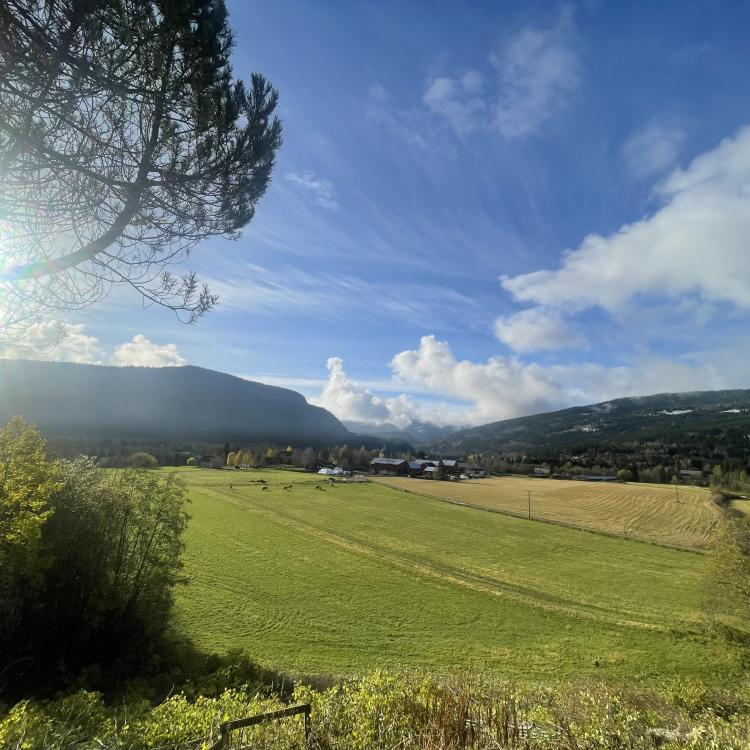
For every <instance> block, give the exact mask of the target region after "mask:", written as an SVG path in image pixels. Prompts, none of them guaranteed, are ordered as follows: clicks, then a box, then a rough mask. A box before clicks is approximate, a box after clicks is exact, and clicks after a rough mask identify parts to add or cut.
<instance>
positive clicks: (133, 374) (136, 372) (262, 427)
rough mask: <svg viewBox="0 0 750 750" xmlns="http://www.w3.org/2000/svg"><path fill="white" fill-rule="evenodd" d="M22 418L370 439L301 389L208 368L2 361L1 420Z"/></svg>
mask: <svg viewBox="0 0 750 750" xmlns="http://www.w3.org/2000/svg"><path fill="white" fill-rule="evenodd" d="M19 413H20V414H22V415H23V416H24V417H25V418H26V419H28V420H30V421H32V422H34V423H36V424H37V425H39V426H40V428H42V429H43V430H45V431H47V432H49V433H51V434H57V435H65V436H85V437H113V438H155V439H164V440H188V441H196V442H199V441H205V442H222V443H223V442H224V441H227V440H228V441H238V442H239V441H252V440H267V441H278V442H289V443H292V444H295V445H300V444H312V445H320V444H321V443H338V444H341V443H347V442H348V443H350V444H355V443H356V444H357V445H359V444H360V442H361V440H362V438H361V437H360V436H355V435H353V434H352V433H351V432H349V431H348V430H347V429H346V428H345V427H344V425H343V424H342V423H341V422H339V420H338V419H336V417H334V416H333V414H331V413H330V412H328V411H326V410H325V409H321V408H320V407H317V406H311V405H310V404H308V403H307V401H306V400H305V398H304V397H303V396H302V395H301V394H299V393H296V392H295V391H290V390H287V389H286V388H277V387H274V386H269V385H263V384H262V383H255V382H252V381H248V380H243V379H241V378H237V377H234V376H233V375H227V374H225V373H221V372H213V371H211V370H205V369H203V368H200V367H103V366H98V365H78V364H71V363H67V362H32V361H20V360H0V421H2V422H3V423H4V422H5V421H7V420H8V419H9V418H10V417H12V416H13V415H14V414H19ZM365 440H366V439H365ZM370 442H371V443H372V442H377V441H372V440H370Z"/></svg>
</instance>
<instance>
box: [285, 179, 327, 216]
mask: <svg viewBox="0 0 750 750" xmlns="http://www.w3.org/2000/svg"><path fill="white" fill-rule="evenodd" d="M286 179H287V180H289V182H293V183H294V184H295V185H298V186H299V187H301V188H302V189H304V190H306V191H307V192H308V193H310V194H311V195H312V196H313V200H314V201H315V203H316V204H317V205H318V206H321V208H327V209H329V210H333V211H335V210H336V209H338V207H339V203H338V201H337V200H336V191H335V189H334V187H333V183H332V182H330V180H326V179H323V178H322V177H318V176H317V175H316V174H315V173H314V172H312V171H310V170H307V171H306V172H302V173H301V174H298V173H297V172H289V173H288V174H287V176H286Z"/></svg>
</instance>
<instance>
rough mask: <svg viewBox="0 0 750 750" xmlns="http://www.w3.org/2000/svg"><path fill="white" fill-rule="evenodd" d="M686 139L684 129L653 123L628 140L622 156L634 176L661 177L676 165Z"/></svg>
mask: <svg viewBox="0 0 750 750" xmlns="http://www.w3.org/2000/svg"><path fill="white" fill-rule="evenodd" d="M685 137H686V136H685V131H683V130H681V129H680V128H676V127H671V126H669V125H662V124H659V123H655V122H652V123H650V124H649V125H647V126H646V127H645V128H642V129H640V130H638V131H636V132H635V133H633V134H632V135H631V136H630V138H628V140H627V141H626V142H625V145H624V146H623V147H622V157H623V159H624V160H625V164H626V165H627V167H628V170H629V171H630V173H631V174H632V175H633V176H634V177H638V178H643V177H653V176H655V175H661V174H663V173H664V172H665V171H666V170H667V169H669V168H670V167H673V166H674V164H675V162H676V161H677V157H678V156H679V153H680V149H681V148H682V145H683V143H684V142H685Z"/></svg>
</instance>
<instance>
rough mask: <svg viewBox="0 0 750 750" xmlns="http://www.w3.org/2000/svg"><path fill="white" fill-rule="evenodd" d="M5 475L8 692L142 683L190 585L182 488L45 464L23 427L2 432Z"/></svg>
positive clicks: (3, 672)
mask: <svg viewBox="0 0 750 750" xmlns="http://www.w3.org/2000/svg"><path fill="white" fill-rule="evenodd" d="M0 468H1V469H2V472H0V475H2V476H4V477H5V482H3V483H0V520H1V521H2V524H1V525H0V529H2V531H1V532H0V558H2V565H0V571H2V573H0V613H2V616H0V676H2V680H1V681H0V693H2V692H6V693H7V692H9V691H11V690H12V691H13V692H14V693H15V694H16V695H19V694H20V695H23V694H24V692H23V691H24V690H34V689H35V688H36V687H38V686H46V687H47V688H48V689H50V688H51V689H54V688H55V687H59V686H60V685H64V684H65V682H66V681H67V680H69V679H70V678H74V677H81V676H82V672H83V671H85V670H88V677H89V678H90V679H89V681H92V680H91V678H93V677H95V676H96V674H97V673H98V674H100V675H103V674H105V673H106V675H107V679H108V681H109V682H110V684H113V683H114V682H116V681H117V680H118V679H119V678H120V677H121V676H122V675H123V674H127V673H128V672H129V671H136V672H137V671H138V670H139V669H141V668H142V666H143V664H144V663H145V662H146V661H147V660H149V659H151V658H152V657H153V656H154V654H156V653H158V651H159V650H160V649H159V648H158V644H157V641H158V640H159V637H160V635H161V634H162V633H163V632H164V630H165V628H166V627H167V625H168V623H169V618H170V614H171V607H172V589H173V587H174V586H175V585H176V584H177V583H179V582H180V581H181V580H182V578H181V572H180V571H181V566H182V562H181V555H182V550H183V542H182V535H183V532H184V530H185V528H186V526H187V521H188V516H187V513H186V512H185V502H186V499H185V489H184V488H183V487H182V485H181V484H180V483H179V482H178V480H176V479H175V478H174V477H173V476H168V475H167V476H165V475H160V474H156V473H153V472H144V471H141V470H136V469H127V470H125V471H121V472H116V473H115V472H106V471H102V470H100V469H97V468H96V466H95V464H94V462H93V461H92V460H91V459H88V458H78V459H76V460H73V461H49V460H48V459H47V458H46V455H45V450H44V441H43V440H42V438H41V436H40V435H39V433H38V432H37V431H36V430H35V429H34V428H32V427H30V426H28V425H24V424H23V423H22V422H20V421H19V420H14V421H13V422H11V423H10V424H9V425H8V427H7V428H6V429H5V430H3V431H1V432H0ZM100 665H103V666H100ZM93 681H94V682H96V680H95V679H94V680H93ZM79 684H80V683H79ZM83 684H87V682H86V681H84V682H83Z"/></svg>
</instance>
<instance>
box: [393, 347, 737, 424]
mask: <svg viewBox="0 0 750 750" xmlns="http://www.w3.org/2000/svg"><path fill="white" fill-rule="evenodd" d="M747 344H748V341H747V340H744V341H734V342H731V345H727V346H725V347H723V348H716V349H713V350H706V351H695V352H691V353H689V354H685V355H682V356H681V357H678V358H674V359H671V358H668V357H663V356H658V355H654V354H651V353H646V354H640V355H636V356H633V357H631V358H630V359H629V360H627V361H626V363H625V364H621V365H615V366H608V365H604V364H600V363H593V362H577V363H574V364H565V365H560V364H557V365H554V364H553V365H539V364H536V363H533V362H530V363H524V362H521V361H519V360H518V359H516V358H512V357H510V358H509V357H499V356H495V357H490V358H489V359H488V360H487V361H485V362H471V361H468V360H457V359H456V358H455V356H454V355H453V352H452V351H451V348H450V346H449V345H448V343H447V342H444V341H438V340H437V339H436V338H435V337H434V336H424V337H422V339H421V341H420V345H419V348H418V349H416V350H408V351H404V352H401V353H400V354H397V355H396V356H395V357H394V358H393V360H392V361H391V367H392V368H393V371H394V374H395V375H396V377H397V378H400V379H402V381H403V382H405V383H410V384H419V385H421V386H422V387H424V388H425V389H426V390H427V391H429V392H431V393H433V394H436V395H439V396H443V397H451V398H454V399H459V400H461V401H465V402H468V404H469V405H470V406H469V407H468V409H469V411H465V412H459V411H457V410H455V409H454V410H453V413H452V416H453V420H452V421H453V422H454V423H457V422H464V423H467V422H470V423H472V424H483V423H486V422H490V421H494V420H498V419H510V418H512V417H518V416H523V415H527V414H535V413H539V412H544V411H551V410H554V409H561V408H565V407H568V406H574V405H583V404H591V403H597V402H600V401H608V400H610V399H613V398H621V397H624V396H645V395H648V394H653V393H664V392H676V391H692V390H715V389H723V388H741V387H746V386H747V383H748V380H749V379H750V361H748V360H747V359H743V358H742V357H737V355H736V353H737V351H738V350H743V349H745V348H746V347H747ZM424 418H426V419H432V420H433V421H435V419H434V418H433V417H432V415H431V414H430V413H427V414H426V416H425V417H424ZM443 422H445V419H443Z"/></svg>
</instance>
